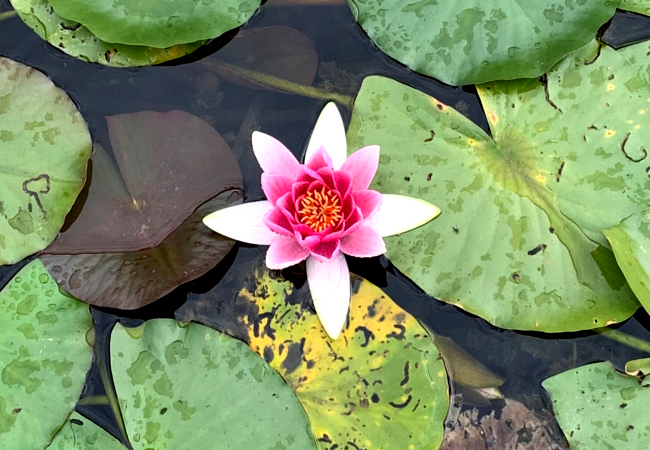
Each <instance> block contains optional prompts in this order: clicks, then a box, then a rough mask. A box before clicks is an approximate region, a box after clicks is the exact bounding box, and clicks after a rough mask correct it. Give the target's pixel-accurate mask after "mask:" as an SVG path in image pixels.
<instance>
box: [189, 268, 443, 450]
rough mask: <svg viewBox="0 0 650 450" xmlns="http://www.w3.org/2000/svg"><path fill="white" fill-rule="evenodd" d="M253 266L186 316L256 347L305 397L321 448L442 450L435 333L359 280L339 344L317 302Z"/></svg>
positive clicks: (225, 282)
mask: <svg viewBox="0 0 650 450" xmlns="http://www.w3.org/2000/svg"><path fill="white" fill-rule="evenodd" d="M261 266H262V263H261V262H260V261H259V260H253V261H252V262H250V263H247V264H246V265H244V266H242V267H241V268H240V270H238V271H236V272H235V271H232V270H231V271H230V272H229V278H226V279H225V280H223V281H222V282H221V283H220V284H219V285H218V286H217V287H216V288H215V289H214V290H213V291H211V292H210V294H209V295H207V296H206V297H205V299H203V300H198V301H197V300H194V301H192V300H190V301H189V302H188V303H186V304H185V305H184V306H183V307H182V308H181V309H180V310H179V311H178V312H177V317H179V318H181V319H182V320H195V321H201V322H203V323H206V324H209V325H211V326H215V327H217V328H219V329H223V330H224V331H226V332H227V333H229V334H231V335H233V336H235V337H238V338H240V339H243V340H244V341H246V342H248V344H249V345H250V346H251V348H252V349H253V350H255V351H256V352H257V353H259V354H260V355H263V356H264V358H265V359H266V361H268V362H269V364H270V365H271V367H273V368H274V369H275V370H277V371H278V372H279V373H280V374H281V375H282V376H283V378H284V379H285V380H286V381H287V383H289V385H290V386H291V388H292V389H293V390H294V392H296V394H297V396H298V398H299V399H300V401H301V403H302V405H303V408H305V411H306V412H307V416H308V417H309V420H310V422H311V428H312V430H313V433H314V436H315V437H316V439H317V441H318V447H319V448H320V449H322V450H329V449H332V448H340V449H344V448H346V447H347V448H355V447H357V448H373V449H377V450H380V449H384V450H387V449H396V448H409V447H412V448H416V449H420V448H432V449H433V448H437V446H438V445H439V443H440V441H441V439H442V433H443V421H444V418H445V415H446V413H447V407H448V393H447V375H446V372H445V367H444V364H443V362H442V360H441V359H440V355H439V353H438V350H437V348H436V346H435V345H434V343H433V340H432V338H431V336H429V334H428V333H427V331H426V330H425V329H424V328H423V327H422V326H421V325H420V324H419V323H418V322H417V320H415V319H414V318H413V317H412V316H410V315H409V314H408V313H407V312H405V311H404V310H402V309H401V308H400V307H398V306H397V305H395V304H394V303H393V302H392V300H391V299H390V298H388V297H387V296H386V295H384V294H383V293H382V292H381V290H380V289H379V288H377V287H375V286H373V285H372V284H370V283H369V282H367V281H362V280H360V279H359V278H353V287H354V289H353V292H354V294H353V295H352V299H351V303H350V313H349V318H348V322H347V325H346V326H345V328H344V330H343V332H342V333H341V335H340V336H339V338H338V339H336V340H331V339H330V338H329V337H328V336H327V334H326V333H325V330H324V329H323V327H322V325H321V324H320V322H319V320H318V317H317V316H316V313H315V312H314V310H313V307H312V305H311V302H310V298H309V294H308V292H309V291H308V288H307V286H306V285H305V286H304V287H303V288H301V289H295V290H294V288H293V287H292V285H291V283H288V282H286V281H284V280H282V279H276V278H275V277H274V275H273V274H271V273H269V272H268V271H267V270H266V269H265V268H262V267H261ZM233 291H235V292H237V291H239V292H238V293H235V294H233Z"/></svg>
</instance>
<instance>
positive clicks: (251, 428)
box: [111, 319, 315, 450]
mask: <svg viewBox="0 0 650 450" xmlns="http://www.w3.org/2000/svg"><path fill="white" fill-rule="evenodd" d="M111 366H112V371H113V378H114V380H115V389H116V391H117V395H118V398H119V399H120V406H121V410H122V414H123V417H124V423H125V425H126V429H127V433H128V436H129V440H130V441H131V444H132V445H133V448H134V449H135V450H145V449H151V448H155V449H160V450H164V449H168V450H171V449H180V448H193V449H201V448H220V449H224V450H226V449H234V450H241V449H262V448H264V449H270V450H271V449H286V450H306V449H309V448H315V447H314V443H313V438H312V436H311V435H310V433H309V430H308V428H309V426H308V423H307V418H306V417H305V414H304V412H303V410H302V408H301V407H300V403H299V402H298V400H297V399H296V397H295V395H294V394H293V392H291V389H289V387H288V386H287V385H286V384H285V383H284V382H283V381H282V378H280V376H279V375H278V374H277V373H275V371H273V370H271V369H270V368H269V367H268V365H267V364H266V363H265V362H264V360H263V359H262V358H260V357H259V356H257V355H256V354H255V353H253V352H252V351H251V350H250V349H249V348H248V347H247V346H246V344H244V343H242V342H240V341H238V340H236V339H232V338H230V337H228V336H225V335H223V334H221V333H219V332H217V331H214V330H211V329H209V328H207V327H204V326H202V325H198V324H186V325H181V324H179V323H178V322H175V321H173V320H164V319H158V320H150V321H148V322H146V323H145V324H144V325H142V326H141V327H139V328H134V329H127V328H124V327H122V326H121V325H119V324H118V325H117V326H116V327H115V329H114V330H113V334H112V336H111Z"/></svg>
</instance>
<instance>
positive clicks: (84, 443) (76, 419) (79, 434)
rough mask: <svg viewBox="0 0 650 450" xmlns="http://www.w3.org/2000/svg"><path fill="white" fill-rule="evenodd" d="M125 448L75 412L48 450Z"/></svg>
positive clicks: (122, 449)
mask: <svg viewBox="0 0 650 450" xmlns="http://www.w3.org/2000/svg"><path fill="white" fill-rule="evenodd" d="M124 448H125V447H124V446H123V445H122V444H121V443H120V441H118V440H117V439H115V438H114V437H113V436H111V435H110V434H109V433H108V432H107V431H105V430H104V429H103V428H101V427H100V426H98V425H96V424H94V423H93V422H92V421H91V420H89V419H86V418H85V417H84V416H82V415H81V414H79V413H76V412H73V413H72V414H71V415H70V417H69V418H68V420H67V421H66V423H65V425H63V427H62V428H61V429H60V430H59V432H58V433H57V434H56V436H54V439H52V443H51V444H50V445H49V446H48V447H47V449H46V450H124Z"/></svg>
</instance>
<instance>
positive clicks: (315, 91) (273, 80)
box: [203, 61, 354, 109]
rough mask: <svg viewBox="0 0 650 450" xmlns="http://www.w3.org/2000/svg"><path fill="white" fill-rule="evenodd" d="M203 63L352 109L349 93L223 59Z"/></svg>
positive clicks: (244, 77)
mask: <svg viewBox="0 0 650 450" xmlns="http://www.w3.org/2000/svg"><path fill="white" fill-rule="evenodd" d="M203 64H204V66H205V67H206V68H208V69H209V70H212V71H214V72H215V73H216V74H217V75H219V74H222V75H223V74H228V75H237V76H239V77H241V78H242V79H244V80H247V81H252V82H255V83H258V84H261V85H262V86H264V87H268V88H273V89H276V90H278V91H281V92H285V93H288V94H296V95H302V96H304V97H311V98H317V99H319V100H333V101H335V102H337V103H340V104H341V105H342V106H345V107H346V108H348V109H352V104H353V101H354V99H353V98H352V97H350V96H347V95H343V94H339V93H336V92H330V91H326V90H324V89H319V88H316V87H313V86H305V85H303V84H300V83H295V82H293V81H289V80H285V79H283V78H278V77H274V76H273V75H268V74H265V73H261V72H256V71H254V70H248V69H244V68H241V67H237V66H234V65H232V64H228V63H226V62H223V61H204V62H203Z"/></svg>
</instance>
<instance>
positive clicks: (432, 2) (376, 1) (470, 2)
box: [348, 0, 618, 86]
mask: <svg viewBox="0 0 650 450" xmlns="http://www.w3.org/2000/svg"><path fill="white" fill-rule="evenodd" d="M617 3H618V2H617V1H611V0H595V1H589V2H586V1H585V2H573V1H570V2H565V1H564V0H543V1H537V2H534V3H532V2H522V1H519V0H507V1H504V0H491V1H483V2H478V1H475V0H463V1H459V2H455V3H449V2H438V1H436V0H370V1H365V0H348V5H349V6H350V9H351V10H352V12H353V14H354V15H355V17H356V18H357V20H358V22H359V24H360V25H361V26H362V27H363V29H364V30H365V31H366V33H368V35H369V36H370V38H371V39H372V40H373V41H374V42H375V44H377V46H378V47H379V48H380V49H381V50H383V51H384V52H385V53H387V54H388V55H389V56H391V57H393V58H395V59H397V60H398V61H400V62H401V63H403V64H405V65H406V66H408V67H410V68H411V69H413V70H415V71H417V72H420V73H423V74H425V75H429V76H432V77H434V78H437V79H439V80H441V81H442V82H444V83H447V84H452V85H456V86H459V85H464V84H475V83H484V82H487V81H493V80H511V79H515V78H534V77H538V76H540V75H542V74H543V73H544V72H545V71H547V70H548V69H549V68H550V67H551V66H553V65H554V64H555V63H556V62H557V61H558V60H560V59H561V58H562V57H563V56H565V55H567V54H569V53H571V52H572V51H574V50H577V49H578V48H580V47H582V46H583V45H585V44H587V43H589V41H590V40H592V39H593V38H594V36H595V34H596V31H597V30H598V29H599V28H600V26H601V25H603V24H604V23H605V22H607V21H608V20H609V19H610V18H611V17H612V16H613V15H614V12H615V10H616V5H617Z"/></svg>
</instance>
